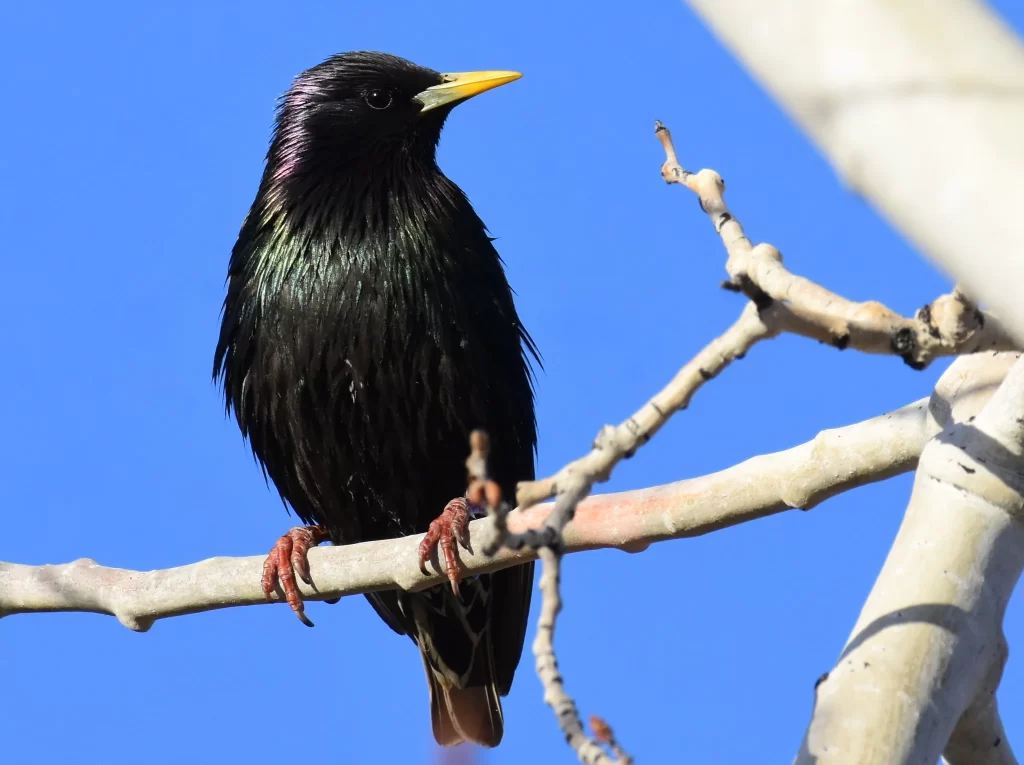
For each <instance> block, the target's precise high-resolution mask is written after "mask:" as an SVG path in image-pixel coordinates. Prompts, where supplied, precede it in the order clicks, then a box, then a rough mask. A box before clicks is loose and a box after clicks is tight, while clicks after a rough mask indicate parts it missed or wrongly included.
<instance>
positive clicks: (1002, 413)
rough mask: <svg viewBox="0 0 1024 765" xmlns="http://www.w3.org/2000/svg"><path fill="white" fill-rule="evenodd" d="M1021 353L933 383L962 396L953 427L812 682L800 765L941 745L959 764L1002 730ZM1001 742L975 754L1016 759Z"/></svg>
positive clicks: (1023, 398) (929, 456) (913, 753)
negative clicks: (999, 713)
mask: <svg viewBox="0 0 1024 765" xmlns="http://www.w3.org/2000/svg"><path fill="white" fill-rule="evenodd" d="M1019 356H1020V354H1017V353H1009V354H1000V355H998V356H994V357H993V356H989V355H987V354H986V355H983V356H974V357H965V358H962V359H958V360H957V361H956V362H955V363H954V364H953V365H952V366H951V367H950V369H949V370H948V371H947V373H946V374H945V375H943V378H942V380H941V381H940V383H939V386H937V388H936V395H937V396H939V397H942V398H944V399H946V400H949V399H957V401H956V403H954V405H953V407H952V410H951V417H950V422H948V424H947V425H946V426H945V427H944V428H943V430H942V432H941V433H940V434H939V435H938V436H936V437H935V438H933V439H932V440H931V441H930V442H929V443H928V445H927V446H926V447H925V449H924V452H923V453H922V455H921V461H920V465H919V466H918V470H917V476H916V480H915V482H914V490H913V494H912V496H911V498H910V503H909V505H908V507H907V512H906V515H905V516H904V519H903V524H902V526H901V527H900V530H899V533H898V534H897V537H896V540H895V542H894V543H893V546H892V549H891V550H890V552H889V556H888V558H887V559H886V562H885V566H884V567H883V569H882V572H881V573H880V574H879V577H878V581H877V582H876V583H875V586H874V588H873V589H872V592H871V595H870V596H869V597H868V600H867V602H866V603H865V605H864V609H863V610H862V612H861V614H860V618H859V619H858V620H857V624H856V626H855V627H854V629H853V633H852V635H851V637H850V640H849V642H848V643H847V645H846V647H845V649H844V651H843V654H842V656H841V657H840V660H839V663H838V664H837V665H836V667H835V669H834V670H833V671H832V672H831V673H830V674H829V675H828V677H827V679H826V680H825V681H824V682H822V683H820V684H819V685H818V687H817V691H816V703H815V708H814V714H813V717H812V719H811V722H810V725H809V727H808V729H807V733H806V736H805V738H804V741H803V745H802V747H801V750H800V754H799V756H798V758H797V760H796V762H797V765H811V763H814V765H845V764H846V763H854V762H887V763H894V764H895V763H908V764H909V763H925V762H935V761H937V760H938V758H939V756H940V755H941V754H942V752H943V749H946V750H947V754H949V755H950V757H951V758H952V759H953V760H954V761H955V760H957V758H962V756H963V754H964V752H965V751H967V750H968V749H970V748H972V747H974V746H975V744H976V743H977V739H978V736H979V735H981V736H987V735H989V734H991V733H992V732H994V731H996V730H997V729H998V728H999V727H1000V726H999V723H998V717H996V716H995V705H994V700H993V699H992V694H993V693H994V692H995V685H996V684H998V678H999V677H1000V675H1001V673H1002V664H1003V662H1004V661H1005V659H1006V644H1005V638H1004V636H1003V631H1002V624H1003V616H1004V614H1005V610H1006V604H1007V602H1008V600H1009V598H1010V595H1011V594H1012V592H1013V588H1014V586H1015V585H1016V583H1017V580H1018V578H1019V577H1020V574H1021V570H1022V568H1024V522H1022V521H1024V360H1018V359H1019ZM1008 368H1009V372H1007V369H1008ZM1004 375H1006V378H1005V380H1004V381H1003V382H1002V384H1001V385H999V387H998V389H996V391H995V393H994V394H992V395H991V400H989V401H988V402H987V403H985V399H986V398H987V393H988V391H991V390H992V388H993V387H994V385H995V384H996V383H998V381H999V380H1000V379H1001V378H1002V377H1003V376H1004ZM932 408H933V409H934V408H935V404H934V403H933V405H932ZM965 715H966V716H965ZM997 737H998V738H999V739H1000V742H999V747H998V748H1000V749H1001V751H999V752H994V751H990V752H989V753H988V754H989V756H988V757H986V758H983V759H981V758H973V759H971V760H969V761H970V762H1011V761H1012V759H1007V758H1012V754H1010V750H1009V747H1008V745H1006V742H1005V735H1003V734H998V736H997ZM988 748H989V749H990V750H991V749H995V748H997V747H996V746H995V738H992V740H991V741H990V743H989V747H988ZM992 757H995V758H996V759H992ZM960 761H964V760H962V759H961V760H960Z"/></svg>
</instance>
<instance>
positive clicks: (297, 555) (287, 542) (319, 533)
mask: <svg viewBox="0 0 1024 765" xmlns="http://www.w3.org/2000/svg"><path fill="white" fill-rule="evenodd" d="M326 539H327V530H326V529H325V528H324V527H323V526H298V527H296V528H294V529H291V530H290V531H288V533H287V534H284V535H282V536H281V538H280V539H278V540H277V542H275V543H274V546H273V547H272V548H270V553H268V555H267V559H266V560H265V561H264V562H263V578H262V579H261V581H260V584H261V586H262V589H263V596H264V597H265V598H266V599H267V601H268V602H270V601H273V595H274V593H275V590H276V589H277V585H278V583H280V585H281V589H282V590H283V591H284V597H285V600H287V601H288V605H289V606H290V607H291V609H292V611H294V612H295V615H296V616H297V617H298V618H299V621H300V622H302V623H303V624H305V625H306V626H307V627H312V626H313V622H311V621H310V620H309V617H308V616H306V608H305V605H304V603H303V602H302V593H301V592H299V588H298V585H297V584H296V583H295V575H296V574H298V576H299V578H300V579H302V581H303V582H305V583H306V584H308V585H310V586H312V585H313V579H312V577H311V576H310V574H309V559H308V558H307V557H306V556H307V555H308V554H309V549H310V548H311V547H316V546H317V545H318V544H320V543H321V542H323V541H325V540H326Z"/></svg>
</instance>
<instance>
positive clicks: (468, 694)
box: [427, 665, 505, 747]
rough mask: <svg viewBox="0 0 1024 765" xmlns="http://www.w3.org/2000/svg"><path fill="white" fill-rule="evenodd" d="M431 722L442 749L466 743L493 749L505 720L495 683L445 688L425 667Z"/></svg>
mask: <svg viewBox="0 0 1024 765" xmlns="http://www.w3.org/2000/svg"><path fill="white" fill-rule="evenodd" d="M427 684H428V685H429V686H430V722H431V725H432V726H433V729H434V738H435V739H436V740H437V743H439V744H440V745H441V746H455V745H456V744H461V743H462V742H463V741H469V742H470V743H472V744H477V745H479V746H486V747H495V746H497V745H498V744H499V743H501V737H502V735H503V734H504V732H505V721H504V717H503V714H502V711H501V699H500V698H499V696H498V689H497V687H496V685H495V683H494V682H490V683H488V684H486V685H475V686H470V687H469V688H446V687H445V686H444V685H442V684H441V682H440V681H439V680H438V678H437V676H436V675H435V674H434V672H433V671H432V670H431V669H430V666H429V665H427Z"/></svg>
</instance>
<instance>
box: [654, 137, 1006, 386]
mask: <svg viewBox="0 0 1024 765" xmlns="http://www.w3.org/2000/svg"><path fill="white" fill-rule="evenodd" d="M655 133H656V134H657V136H658V139H659V140H660V141H661V143H662V146H663V147H664V149H665V157H666V159H665V164H664V165H662V168H661V175H662V177H663V178H664V179H665V181H666V182H667V183H677V184H680V185H682V186H685V187H686V188H688V189H690V191H692V192H694V193H695V194H697V196H698V198H699V199H700V206H701V209H702V210H703V211H704V212H705V213H707V216H708V218H709V219H710V220H711V223H712V225H714V227H715V231H717V232H718V234H719V235H720V236H721V237H722V243H723V244H724V245H725V249H726V252H727V254H728V260H727V261H726V264H725V269H726V271H727V272H728V274H729V278H730V281H729V282H727V283H726V285H724V286H727V287H729V288H730V289H733V290H736V291H737V292H743V293H745V294H747V296H748V297H750V298H751V299H752V300H754V301H755V302H759V303H760V304H767V303H770V302H771V300H778V301H783V302H785V303H786V304H787V305H789V307H790V309H791V310H792V311H793V313H794V314H795V315H797V316H799V317H800V318H801V319H802V321H800V322H799V323H790V324H788V325H787V326H786V327H785V330H786V331H788V332H792V333H794V334H799V335H803V336H805V337H810V338H812V339H814V340H820V341H821V342H823V343H828V344H830V345H833V346H835V347H836V348H839V349H840V350H842V349H844V348H853V349H856V350H858V351H862V352H864V353H881V354H895V355H897V356H900V357H901V358H902V359H903V360H904V361H905V362H906V363H907V364H909V365H910V366H911V367H913V368H914V369H923V368H924V367H926V366H928V364H929V363H931V362H932V361H933V360H934V359H936V358H938V357H940V356H960V355H963V354H965V353H975V352H977V351H1001V350H1015V349H1016V348H1017V345H1016V343H1015V342H1014V341H1013V338H1012V337H1010V335H1009V334H1007V332H1006V330H1005V329H1004V328H1003V326H1002V324H1001V323H1000V322H999V321H998V320H997V319H996V318H995V317H994V316H991V315H988V314H985V313H983V312H982V311H980V310H979V309H978V308H976V307H975V306H974V305H973V303H971V301H970V300H968V298H967V297H966V295H965V294H964V293H963V292H962V291H961V290H955V291H954V292H953V293H952V294H950V295H942V296H941V297H939V298H937V299H936V300H935V301H934V302H932V303H930V304H929V305H926V306H925V307H924V308H922V309H921V310H919V311H918V312H917V315H916V316H914V317H913V318H906V317H904V316H901V315H900V314H898V313H896V312H895V311H893V310H892V309H890V308H887V307H886V306H884V305H883V304H881V303H878V302H875V301H869V302H866V303H855V302H853V301H851V300H847V299H846V298H844V297H842V296H840V295H837V294H836V293H834V292H832V291H830V290H828V289H826V288H824V287H822V286H820V285H818V284H815V283H814V282H812V281H810V280H808V279H805V278H804V277H802V276H795V275H794V274H792V273H790V272H789V271H788V270H787V269H786V267H785V266H783V265H782V253H780V252H779V251H778V250H777V249H776V248H775V247H772V246H771V245H770V244H759V245H757V246H754V245H753V244H751V242H750V240H749V239H748V238H747V236H746V234H745V233H744V232H743V226H741V225H740V222H739V221H738V220H737V219H736V217H735V216H734V215H733V214H732V212H731V211H730V210H729V208H728V206H727V205H726V204H725V197H724V194H725V181H723V180H722V176H720V175H719V174H718V173H716V172H715V171H714V170H701V171H699V172H696V173H691V172H690V171H689V170H686V169H684V168H683V167H682V165H680V164H679V160H678V158H677V156H676V150H675V147H674V146H673V144H672V135H671V133H670V132H669V129H668V128H667V127H665V126H664V125H662V124H661V123H660V122H659V123H656V128H655Z"/></svg>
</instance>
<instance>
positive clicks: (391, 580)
mask: <svg viewBox="0 0 1024 765" xmlns="http://www.w3.org/2000/svg"><path fill="white" fill-rule="evenodd" d="M934 408H935V407H934V406H933V409H934ZM940 409H941V407H940ZM938 413H939V414H940V415H941V411H939V412H938ZM938 427H939V426H938V425H937V424H935V423H934V422H933V421H932V418H931V417H930V416H928V415H927V413H926V401H925V400H921V401H917V402H915V403H913V404H909V405H908V406H905V407H903V408H902V409H897V410H896V411H894V412H891V413H889V414H886V415H882V416H880V417H875V418H873V419H870V420H866V421H864V422H860V423H857V424H854V425H849V426H846V427H843V428H838V429H835V430H825V431H822V432H821V433H819V434H818V435H817V436H816V437H815V438H814V439H812V440H811V441H808V442H807V443H804V444H802V445H800V446H797V447H794V448H792V449H788V450H786V451H782V452H777V453H775V454H769V455H763V456H759V457H754V458H753V459H751V460H748V461H746V462H743V463H740V464H739V465H736V466H734V467H731V468H729V469H727V470H723V471H720V472H718V473H712V474H710V475H707V476H703V477H700V478H693V479H690V480H686V481H679V482H676V483H672V484H667V485H665V486H658V487H655V488H650V489H641V490H637V491H629V492H623V493H618V494H606V495H601V496H595V497H591V498H589V499H588V500H586V501H585V502H583V503H582V504H581V505H580V507H579V512H578V513H577V516H576V522H575V523H574V524H572V526H570V527H569V528H568V529H566V532H565V551H566V552H570V553H574V552H579V551H582V550H591V549H599V548H618V549H622V550H626V551H630V552H639V551H641V550H643V549H645V548H646V547H647V546H648V545H649V544H651V543H652V542H658V541H662V540H666V539H677V538H680V537H689V536H698V535H700V534H706V533H709V532H711V531H715V530H717V529H721V528H725V527H728V526H734V525H736V524H739V523H744V522H746V521H750V520H753V519H755V518H762V517H765V516H768V515H772V514H775V513H779V512H782V511H784V510H788V509H790V508H800V509H804V510H809V509H811V508H812V507H814V506H816V505H817V504H818V503H820V502H822V501H824V500H825V499H827V498H829V497H832V496H834V495H836V494H839V493H842V492H844V491H848V490H850V489H853V488H855V487H857V486H862V485H865V484H868V483H873V482H875V481H880V480H884V479H885V478H888V477H890V476H893V475H897V474H899V473H904V472H907V471H909V470H912V469H913V467H914V465H915V464H916V462H917V457H918V455H919V454H920V452H921V449H922V448H923V447H924V444H925V441H926V440H927V439H928V437H929V436H930V434H931V433H933V432H937V430H938ZM550 509H551V505H549V504H548V505H541V506H537V507H533V508H531V509H530V510H528V511H526V512H519V511H514V512H513V513H512V514H511V515H510V516H509V524H510V526H511V528H512V529H513V530H514V531H521V530H524V529H526V528H528V527H536V526H537V525H539V524H540V523H541V522H542V521H543V520H544V518H545V517H546V516H547V514H548V513H549V512H550ZM486 525H487V521H486V520H480V521H474V522H473V523H471V524H470V532H471V541H472V546H473V549H474V550H475V551H476V552H475V553H472V554H470V553H465V554H463V555H462V558H461V563H462V568H463V570H464V572H465V573H466V574H467V575H472V574H478V573H482V572H485V571H495V570H498V569H501V568H506V567H508V566H511V565H514V564H516V563H521V562H524V561H527V560H533V559H534V558H536V553H535V552H533V551H531V550H529V549H523V550H520V551H518V552H513V551H510V550H507V549H505V550H502V551H501V552H499V553H498V554H497V555H496V556H494V557H493V558H490V557H488V556H486V555H484V554H483V553H482V551H480V547H481V545H482V541H483V538H484V536H485V534H486V533H487V531H488V529H487V528H486ZM421 538H422V537H421V536H415V537H404V538H402V539H391V540H385V541H380V542H366V543H363V544H357V545H346V546H343V547H325V548H316V549H313V550H310V553H309V561H310V569H311V572H312V574H313V577H314V581H315V582H316V585H317V588H318V589H317V590H312V589H311V588H310V587H308V586H307V585H305V584H303V583H302V582H299V587H300V588H301V589H302V593H303V596H304V597H305V598H308V599H310V600H318V599H319V600H322V599H325V598H333V597H340V596H343V595H354V594H358V593H364V592H370V591H373V590H386V589H395V588H402V589H406V590H419V589H422V588H424V587H429V586H431V585H436V584H440V583H442V582H445V581H447V579H446V577H445V575H444V573H443V572H442V571H441V569H440V567H439V566H438V564H437V561H436V560H435V561H434V562H433V565H434V568H435V573H432V574H431V575H429V576H424V575H423V574H422V573H420V571H419V570H418V567H417V555H416V550H417V547H418V544H419V540H420V539H421ZM263 558H264V556H262V555H259V556H254V557H248V558H228V557H218V558H210V559H208V560H205V561H201V562H199V563H193V564H191V565H187V566H180V567H178V568H171V569H164V570H158V571H146V572H140V571H129V570H126V569H117V568H107V567H104V566H100V565H98V564H97V563H95V562H93V561H91V560H86V559H82V560H78V561H75V562H73V563H66V564H61V565H46V566H27V565H20V564H16V563H0V616H9V615H12V614H19V613H33V612H45V611H87V612H92V613H101V614H110V615H113V616H116V617H117V619H118V620H119V621H120V622H121V623H122V624H124V625H125V626H126V627H128V628H130V629H134V630H140V631H143V630H146V629H149V627H150V626H151V625H152V624H153V622H154V621H156V620H157V619H163V618H167V617H172V616H180V615H183V614H190V613H198V612H200V611H210V610H214V609H218V608H230V607H232V606H250V605H259V604H262V603H264V602H265V601H264V599H263V592H262V590H261V589H260V575H261V571H262V565H263ZM278 599H279V600H280V593H278Z"/></svg>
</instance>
